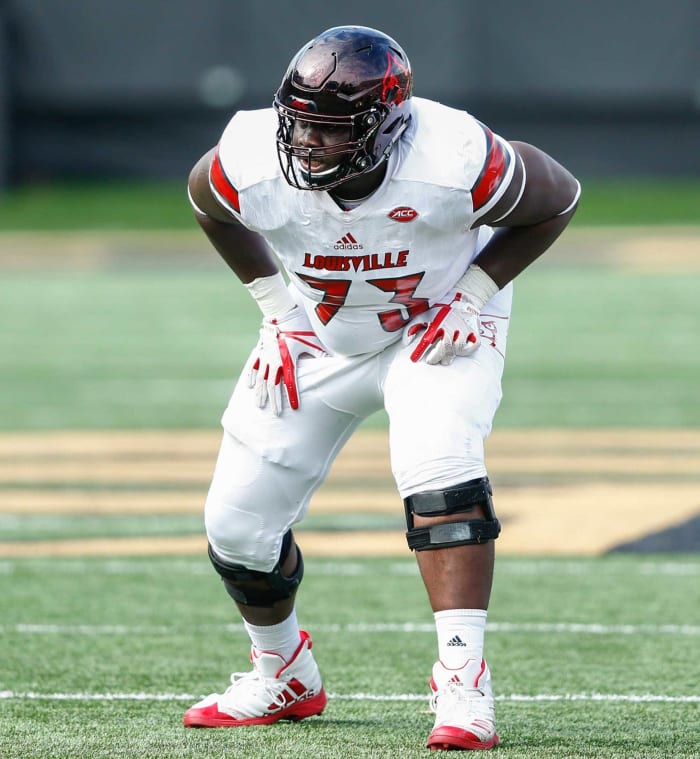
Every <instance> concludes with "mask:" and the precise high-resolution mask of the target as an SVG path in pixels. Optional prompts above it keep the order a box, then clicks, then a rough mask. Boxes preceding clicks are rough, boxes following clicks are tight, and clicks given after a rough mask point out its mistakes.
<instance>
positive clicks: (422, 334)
mask: <svg viewBox="0 0 700 759" xmlns="http://www.w3.org/2000/svg"><path fill="white" fill-rule="evenodd" d="M416 339H418V343H417V344H416V347H415V348H414V349H413V352H412V353H411V361H414V362H417V361H421V360H425V362H426V364H442V365H443V366H447V365H448V364H451V363H452V362H453V361H454V358H455V356H469V355H470V354H471V353H474V351H475V350H476V349H477V348H478V347H479V342H480V341H479V309H478V308H477V307H476V306H475V305H474V304H473V303H470V302H469V301H468V300H466V299H465V298H464V295H463V294H462V293H457V294H456V295H455V297H454V300H453V301H452V302H451V303H439V304H438V305H437V306H435V307H434V308H432V309H431V310H430V311H426V312H424V313H422V314H420V315H419V316H417V317H416V318H415V319H413V320H412V321H410V322H409V323H408V324H407V325H406V327H405V328H404V332H403V344H404V345H410V344H411V343H412V342H414V340H416Z"/></svg>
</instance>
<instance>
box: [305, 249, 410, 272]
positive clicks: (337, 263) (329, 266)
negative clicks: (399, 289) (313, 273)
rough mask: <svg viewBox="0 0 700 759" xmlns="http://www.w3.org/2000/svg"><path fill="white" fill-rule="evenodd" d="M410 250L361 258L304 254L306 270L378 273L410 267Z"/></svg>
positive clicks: (368, 254)
mask: <svg viewBox="0 0 700 759" xmlns="http://www.w3.org/2000/svg"><path fill="white" fill-rule="evenodd" d="M408 254H409V251H408V250H400V251H398V253H393V252H391V251H388V252H386V253H365V254H364V255H361V256H322V255H312V254H311V253H305V254H304V263H303V264H302V266H303V267H304V268H305V269H316V270H317V271H324V270H325V271H377V270H378V269H398V268H401V267H403V266H407V265H408Z"/></svg>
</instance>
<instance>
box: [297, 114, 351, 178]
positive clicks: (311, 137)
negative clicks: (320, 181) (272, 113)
mask: <svg viewBox="0 0 700 759" xmlns="http://www.w3.org/2000/svg"><path fill="white" fill-rule="evenodd" d="M350 132H351V130H350V127H346V126H339V125H333V124H316V123H313V122H311V121H302V120H301V119H297V120H296V121H295V122H294V130H293V132H292V144H293V145H294V146H295V147H300V148H333V147H334V146H336V145H343V144H345V143H347V142H349V141H350ZM330 152H332V151H330ZM345 156H346V154H345V153H339V154H338V155H318V154H315V155H313V156H311V160H308V159H306V158H299V163H300V164H301V168H302V169H303V170H304V171H308V172H311V173H312V174H321V173H323V172H325V171H328V170H329V169H333V168H335V167H336V166H337V165H338V164H339V163H340V162H341V160H342V159H343V158H344V157H345Z"/></svg>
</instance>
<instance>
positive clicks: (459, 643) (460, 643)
mask: <svg viewBox="0 0 700 759" xmlns="http://www.w3.org/2000/svg"><path fill="white" fill-rule="evenodd" d="M447 645H448V646H462V647H463V648H466V647H467V644H466V643H465V642H464V641H463V640H462V639H461V638H460V637H459V635H455V636H454V638H450V640H448V641H447Z"/></svg>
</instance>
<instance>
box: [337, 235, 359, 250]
mask: <svg viewBox="0 0 700 759" xmlns="http://www.w3.org/2000/svg"><path fill="white" fill-rule="evenodd" d="M333 247H334V248H335V250H362V249H363V246H362V245H361V244H360V243H359V242H357V240H356V239H355V238H354V237H353V236H352V235H351V234H350V232H348V233H347V234H346V235H345V236H343V237H341V238H340V240H336V243H335V245H334V246H333Z"/></svg>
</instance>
